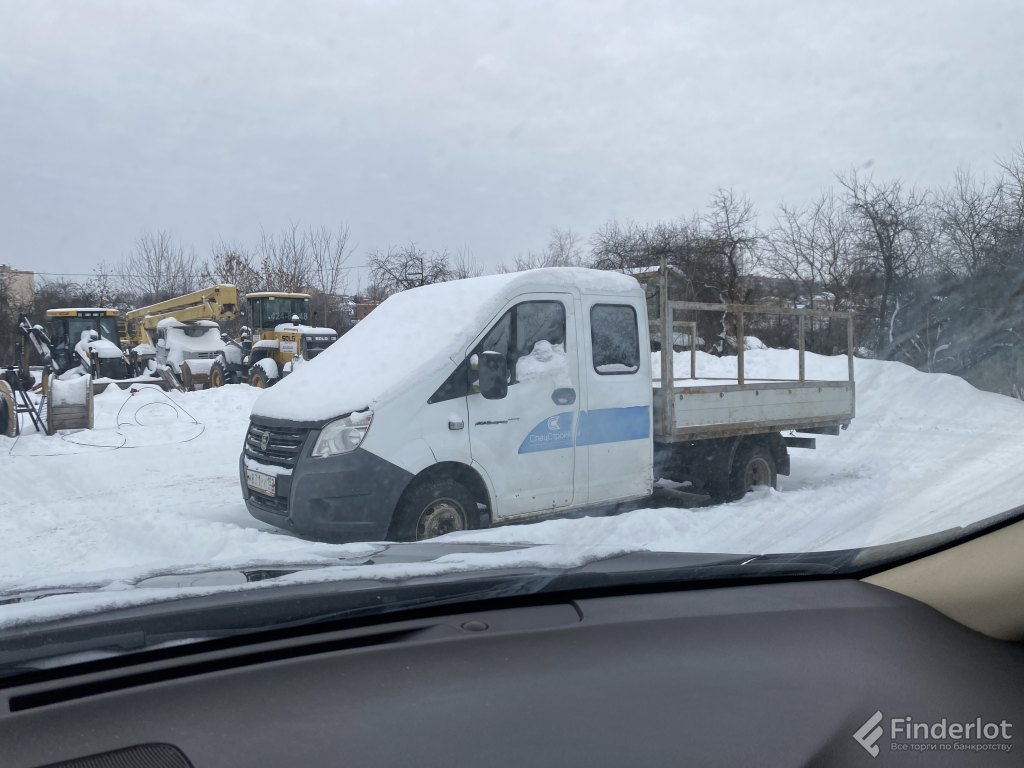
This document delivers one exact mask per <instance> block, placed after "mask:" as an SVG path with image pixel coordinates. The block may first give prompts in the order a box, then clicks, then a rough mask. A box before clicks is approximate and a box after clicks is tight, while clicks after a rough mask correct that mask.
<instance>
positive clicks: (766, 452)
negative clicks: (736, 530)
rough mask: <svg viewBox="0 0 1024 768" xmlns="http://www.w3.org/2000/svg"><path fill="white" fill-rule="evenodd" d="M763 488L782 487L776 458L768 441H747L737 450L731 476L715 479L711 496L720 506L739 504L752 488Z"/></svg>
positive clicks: (710, 485)
mask: <svg viewBox="0 0 1024 768" xmlns="http://www.w3.org/2000/svg"><path fill="white" fill-rule="evenodd" d="M723 474H724V473H723ZM760 486H769V487H771V488H778V487H779V473H778V465H777V464H776V461H775V455H774V454H773V453H772V450H771V447H770V446H768V445H767V444H766V443H765V442H764V441H761V440H743V441H741V442H740V444H739V445H738V446H737V448H736V453H735V455H734V456H733V460H732V466H731V467H730V469H729V473H728V475H724V476H719V477H717V478H715V479H714V480H712V481H711V482H710V483H709V484H708V495H709V496H710V497H711V499H712V501H715V502H718V503H722V502H727V501H739V500H740V499H742V498H743V497H744V496H745V495H746V494H747V491H749V490H750V489H751V488H757V487H760Z"/></svg>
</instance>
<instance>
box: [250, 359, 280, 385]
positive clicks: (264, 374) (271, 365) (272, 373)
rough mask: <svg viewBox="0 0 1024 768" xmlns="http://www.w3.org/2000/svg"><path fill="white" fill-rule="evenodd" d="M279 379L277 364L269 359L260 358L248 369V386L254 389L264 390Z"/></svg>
mask: <svg viewBox="0 0 1024 768" xmlns="http://www.w3.org/2000/svg"><path fill="white" fill-rule="evenodd" d="M280 377H281V374H280V372H279V371H278V368H277V363H276V362H275V361H274V359H273V358H270V357H263V358H260V359H259V360H257V361H256V362H255V363H253V364H252V367H251V368H250V369H249V385H250V386H252V387H256V389H266V388H267V387H269V386H271V385H272V384H273V383H274V382H276V381H277V380H278V379H279V378H280Z"/></svg>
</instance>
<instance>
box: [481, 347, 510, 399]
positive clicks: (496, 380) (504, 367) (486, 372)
mask: <svg viewBox="0 0 1024 768" xmlns="http://www.w3.org/2000/svg"><path fill="white" fill-rule="evenodd" d="M478 375H479V384H480V394H481V395H483V396H484V399H486V400H501V399H502V398H503V397H505V395H507V394H508V361H507V360H505V356H504V355H503V354H501V353H500V352H484V353H483V354H481V355H480V370H479V371H478Z"/></svg>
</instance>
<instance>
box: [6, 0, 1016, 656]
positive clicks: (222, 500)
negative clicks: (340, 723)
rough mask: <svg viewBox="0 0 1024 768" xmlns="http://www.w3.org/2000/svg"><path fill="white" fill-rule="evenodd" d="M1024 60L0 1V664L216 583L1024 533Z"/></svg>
mask: <svg viewBox="0 0 1024 768" xmlns="http://www.w3.org/2000/svg"><path fill="white" fill-rule="evenodd" d="M1022 29H1024V4H1020V3H1013V2H1008V1H1007V2H1000V1H999V0H992V1H991V2H984V3H974V2H970V1H969V0H949V1H948V2H944V3H934V2H932V1H931V0H907V2H902V3H862V2H853V0H837V1H836V2H834V3H831V2H830V3H821V2H814V1H813V0H778V2H773V3H757V2H742V1H738V2H731V1H730V2H713V1H712V0H680V2H678V3H657V2H646V1H645V2H639V3H635V4H633V3H600V4H594V3H589V2H584V0H564V2H558V3H527V4H520V3H504V2H499V1H498V0H481V2H473V3H451V2H446V1H445V2H441V3H420V2H414V1H413V0H396V1H395V2H390V3H363V2H354V1H353V2H349V1H348V0H342V1H341V2H339V3H335V4H324V5H319V4H315V3H313V4H308V3H266V2H254V3H242V2H237V1H236V0H228V1H227V2H223V3H201V2H193V0H166V2H163V3H160V4H159V5H158V6H151V5H150V4H132V3H123V2H114V0H97V2H95V3H90V4H87V5H79V4H73V3H71V4H61V3H55V2H50V1H49V0H43V1H42V2H40V1H38V0H8V1H7V2H5V3H4V4H3V7H2V10H0V71H2V72H3V77H2V78H0V104H2V105H3V106H2V107H0V116H2V119H0V147H2V148H4V149H3V150H2V151H0V155H2V165H3V176H4V182H5V183H4V184H2V185H0V260H2V263H0V369H2V371H0V372H2V373H3V376H2V379H0V489H2V493H0V541H2V542H3V545H2V546H3V552H4V554H3V557H0V668H2V667H3V661H2V659H3V658H4V657H3V655H2V654H3V652H4V646H3V637H4V633H5V632H8V631H10V632H13V631H14V630H15V629H17V628H24V627H29V626H39V627H43V628H44V629H43V630H40V631H45V628H46V627H48V626H50V625H51V624H52V623H53V622H60V621H65V620H67V621H71V620H76V621H79V620H80V621H81V622H83V623H85V624H88V623H90V622H99V621H100V620H101V619H102V618H103V617H114V616H121V615H126V614H125V611H126V610H128V609H133V610H134V609H136V608H139V609H140V610H141V608H142V607H143V606H145V607H147V608H146V609H147V610H150V609H152V610H155V611H158V610H168V611H170V610H177V609H181V610H184V609H183V608H182V606H184V605H186V604H188V603H189V601H190V600H193V599H200V598H205V597H209V596H210V595H221V596H222V597H223V596H224V595H228V596H230V597H228V598H225V600H226V601H227V602H226V603H225V604H226V605H233V604H234V603H233V602H232V601H233V600H237V601H238V604H239V605H241V604H243V601H244V600H246V599H248V598H249V597H252V596H253V595H256V594H260V595H266V594H271V593H274V590H275V589H276V588H280V589H286V588H288V587H295V586H296V585H299V584H301V585H305V586H307V587H308V588H309V589H314V586H313V585H318V584H331V585H337V584H341V583H344V584H346V585H348V586H346V587H345V588H344V589H342V588H338V589H337V591H336V594H337V595H342V594H343V593H345V594H348V592H347V591H346V590H349V589H352V590H353V594H354V590H355V588H354V587H353V586H352V585H353V584H354V583H356V582H359V583H360V584H362V587H361V588H365V589H367V590H369V591H368V592H367V594H371V593H372V594H376V595H377V596H378V597H379V598H380V599H379V600H377V602H376V603H373V605H375V606H377V607H378V608H380V609H381V610H385V609H390V608H388V607H389V606H392V604H394V605H395V606H398V605H404V603H403V601H402V599H401V597H400V595H399V596H398V597H395V599H394V600H393V601H392V599H391V597H388V599H386V600H385V599H384V598H383V597H380V596H381V595H382V594H383V592H382V591H381V590H384V589H385V587H386V588H388V589H391V588H398V587H400V586H409V585H410V584H416V585H419V586H420V587H423V586H424V585H432V584H442V583H443V584H445V585H446V587H445V589H449V588H451V590H455V591H457V589H458V588H464V589H465V590H467V594H468V593H469V591H470V587H469V585H472V584H477V585H479V582H478V581H474V580H479V579H482V578H484V577H487V578H491V577H493V578H494V579H495V580H496V584H494V585H491V586H493V588H494V589H495V590H499V591H500V590H501V589H507V590H508V593H509V594H512V593H516V594H518V592H517V591H518V590H521V591H523V592H530V591H541V590H545V589H549V588H551V586H550V585H551V584H555V583H563V582H559V581H558V579H561V578H562V577H563V576H565V575H566V574H570V575H572V574H577V575H578V574H579V573H581V572H586V573H590V574H593V573H594V572H595V571H601V573H602V574H604V578H606V583H608V584H614V583H617V580H618V579H623V578H625V577H624V576H622V573H624V572H626V571H628V572H629V573H631V574H633V576H631V577H630V578H640V577H639V576H636V573H639V572H640V571H645V570H646V571H649V573H648V576H647V577H645V578H649V579H650V580H652V581H655V582H657V581H661V580H668V579H669V577H668V576H666V575H665V573H664V572H663V571H666V569H669V570H671V574H672V575H671V579H672V580H673V583H676V582H680V583H687V582H688V581H689V580H691V579H702V578H705V577H706V576H707V574H708V573H710V572H711V571H708V570H706V569H705V570H700V569H699V568H697V567H696V563H698V562H700V563H704V564H706V563H707V562H709V560H708V559H707V558H712V559H714V560H715V562H716V563H719V562H720V563H721V564H722V568H724V569H726V570H716V571H714V573H715V574H716V578H719V577H720V578H721V579H723V583H724V580H727V579H736V580H737V581H743V580H744V579H746V578H748V577H751V578H753V576H754V575H758V578H762V577H764V573H765V572H767V569H762V570H760V571H759V570H757V569H756V568H754V567H746V569H745V570H744V569H743V568H741V567H740V564H743V563H748V564H750V563H758V564H763V563H765V562H770V563H772V567H778V568H779V569H784V570H785V573H786V574H788V576H787V578H788V577H792V578H808V579H809V578H818V577H821V576H822V574H828V575H829V576H830V577H832V576H836V575H844V574H845V575H849V574H853V575H857V574H859V573H861V571H860V570H858V569H863V568H864V567H865V565H864V564H865V563H890V564H892V563H896V562H905V561H906V560H907V559H908V558H912V557H916V556H918V555H919V554H920V553H922V552H925V551H931V550H930V549H929V548H933V547H935V546H938V545H937V544H936V542H943V546H946V544H949V543H950V542H956V541H965V540H966V539H967V538H969V537H971V536H974V535H976V534H977V533H978V531H981V530H989V527H991V526H995V525H1003V524H1004V523H1006V521H1008V520H1011V519H1014V520H1015V519H1016V517H1015V516H1016V515H1017V514H1018V512H1017V510H1019V509H1020V508H1022V507H1024V440H1022V439H1021V435H1022V434H1024V402H1022V401H1024V99H1022V98H1020V95H1019V94H1020V84H1021V82H1022V81H1024V55H1022V47H1021V44H1020V39H1019V38H1020V35H1021V30H1022ZM228 297H229V298H228ZM242 297H245V298H244V299H243V298H242ZM222 302H223V303H222ZM76 308H77V309H76ZM89 308H93V314H95V315H96V316H88V317H87V316H58V317H55V316H54V315H55V314H56V313H57V311H63V312H71V311H72V310H75V311H78V312H79V313H80V314H87V313H89V311H90V310H89ZM140 309H141V310H142V311H141V312H136V313H135V314H132V311H133V310H140ZM101 311H102V312H113V313H116V314H117V316H103V317H100V316H99V315H98V313H99V312H101ZM295 317H297V318H298V323H299V324H300V325H301V326H303V328H302V329H301V330H300V331H296V329H295V328H294V327H293V318H295ZM147 328H148V329H149V330H148V331H147V330H146V329H147ZM154 329H159V330H160V331H161V333H157V332H156V331H154ZM90 330H95V331H97V332H98V333H99V336H100V337H101V340H105V342H104V343H98V344H95V345H92V347H93V348H92V349H89V350H85V351H84V352H83V351H82V350H79V351H77V352H76V350H75V346H76V345H77V344H78V343H79V342H80V340H81V337H82V333H83V332H85V331H90ZM44 331H45V333H44ZM655 555H657V557H655ZM616 558H625V560H622V561H616V560H615V559H616ZM634 558H636V559H634ZM613 561H614V562H619V566H613V565H612V563H613ZM655 561H656V562H657V563H658V564H659V566H658V568H654V567H653V565H652V564H653V563H654V562H655ZM623 563H625V564H623ZM627 565H628V567H627ZM616 567H619V571H618V574H617V572H616ZM716 567H717V566H716ZM602 569H604V570H602ZM779 572H782V571H781V570H780V571H779ZM538 574H540V575H538ZM723 574H725V575H723ZM367 584H370V586H369V587H368V586H367ZM373 585H376V586H373ZM460 585H461V586H460ZM424 588H425V589H426V587H424ZM489 588H490V587H489ZM324 589H325V590H327V591H328V592H329V590H328V588H327V587H324ZM373 589H378V591H377V592H375V593H374V592H373ZM331 594H335V593H331ZM389 594H390V593H389ZM438 594H439V595H440V592H438ZM446 594H447V593H446ZM453 594H454V593H453ZM350 597H351V595H350ZM253 599H255V598H253ZM338 599H339V600H342V597H339V598H338ZM346 599H347V598H346ZM352 599H355V598H354V597H352ZM418 599H419V598H418ZM430 599H431V598H430V596H429V595H427V596H426V597H422V601H423V602H428V603H429V602H430ZM446 599H447V598H446ZM450 599H452V600H456V599H469V598H468V597H464V596H463V597H451V598H450ZM346 605H348V604H347V603H346ZM361 605H362V604H361ZM366 605H370V601H368V602H367V603H366ZM366 605H363V608H366ZM154 606H156V607H154ZM175 606H177V608H175ZM375 609H376V608H375ZM367 610H369V609H368V608H367ZM396 610H397V609H396ZM338 611H339V612H342V609H341V608H338ZM268 616H269V614H268ZM267 620H268V621H270V619H269V618H268V619H267ZM296 620H297V619H296ZM235 629H238V628H237V627H236V628H235ZM239 631H241V630H239ZM190 638H191V635H189V637H188V638H185V639H190ZM179 639H181V638H179ZM0 673H2V669H0Z"/></svg>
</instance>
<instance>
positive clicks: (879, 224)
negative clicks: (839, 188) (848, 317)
mask: <svg viewBox="0 0 1024 768" xmlns="http://www.w3.org/2000/svg"><path fill="white" fill-rule="evenodd" d="M839 183H840V184H842V185H843V187H844V188H845V189H846V204H847V206H848V207H849V209H850V212H851V213H852V214H853V215H854V219H855V225H856V232H857V237H858V241H859V249H860V252H861V257H862V258H863V259H864V260H865V262H866V263H867V264H869V265H870V266H872V267H873V268H874V269H875V270H876V271H877V272H878V273H879V275H880V277H881V297H880V298H879V305H878V316H877V321H878V330H879V343H880V344H881V345H883V346H885V345H888V344H891V343H892V320H893V317H890V311H891V310H892V309H893V299H894V297H895V292H896V290H897V289H898V288H899V286H900V284H901V283H903V282H904V281H906V280H908V279H909V278H911V277H912V276H914V275H915V274H916V273H917V271H918V268H919V267H920V265H921V262H922V260H923V258H924V256H925V254H926V252H927V245H928V238H927V233H926V231H925V226H926V223H927V222H926V220H925V215H926V213H927V193H922V192H918V191H917V190H915V189H907V188H905V187H904V186H903V184H902V182H900V181H890V182H886V183H876V182H875V181H873V180H872V179H871V177H866V178H861V177H860V176H858V175H857V172H856V171H851V172H850V173H849V174H848V175H847V176H839ZM895 306H896V307H897V308H898V307H899V303H898V301H897V302H896V304H895ZM893 315H895V311H894V312H893ZM886 329H888V337H889V340H888V342H883V341H882V339H883V337H884V336H885V335H886V334H885V330H886Z"/></svg>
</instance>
